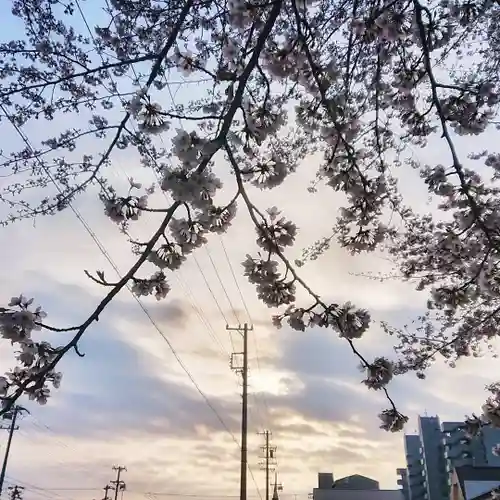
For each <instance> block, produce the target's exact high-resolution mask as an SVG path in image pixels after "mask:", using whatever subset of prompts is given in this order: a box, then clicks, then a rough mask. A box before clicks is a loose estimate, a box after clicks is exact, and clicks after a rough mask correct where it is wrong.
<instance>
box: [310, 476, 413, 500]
mask: <svg viewBox="0 0 500 500" xmlns="http://www.w3.org/2000/svg"><path fill="white" fill-rule="evenodd" d="M313 500H404V499H403V495H402V493H401V492H400V491H399V490H381V489H380V486H379V482H378V481H375V480H374V479H371V478H369V477H366V476H361V475H359V474H354V475H352V476H347V477H343V478H340V479H337V480H336V481H335V480H334V479H333V474H332V473H331V472H320V473H319V474H318V487H317V488H314V490H313Z"/></svg>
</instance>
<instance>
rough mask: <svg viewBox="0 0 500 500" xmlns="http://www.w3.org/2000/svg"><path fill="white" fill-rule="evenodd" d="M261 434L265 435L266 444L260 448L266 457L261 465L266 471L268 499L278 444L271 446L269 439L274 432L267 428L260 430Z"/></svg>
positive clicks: (267, 499) (267, 497)
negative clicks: (270, 474)
mask: <svg viewBox="0 0 500 500" xmlns="http://www.w3.org/2000/svg"><path fill="white" fill-rule="evenodd" d="M259 434H260V435H261V436H264V439H265V444H264V446H261V447H260V449H261V451H262V453H263V456H261V457H260V458H263V459H264V462H261V464H260V467H261V469H264V470H265V471H266V500H270V499H269V485H270V480H269V473H270V472H271V471H273V470H274V466H275V465H276V446H271V445H270V444H269V440H270V438H271V435H272V432H271V431H268V430H265V431H263V432H259Z"/></svg>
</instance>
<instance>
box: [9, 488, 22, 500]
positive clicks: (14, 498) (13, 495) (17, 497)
mask: <svg viewBox="0 0 500 500" xmlns="http://www.w3.org/2000/svg"><path fill="white" fill-rule="evenodd" d="M7 489H8V490H9V499H10V500H22V499H23V490H24V486H17V485H15V486H9V487H8V488H7Z"/></svg>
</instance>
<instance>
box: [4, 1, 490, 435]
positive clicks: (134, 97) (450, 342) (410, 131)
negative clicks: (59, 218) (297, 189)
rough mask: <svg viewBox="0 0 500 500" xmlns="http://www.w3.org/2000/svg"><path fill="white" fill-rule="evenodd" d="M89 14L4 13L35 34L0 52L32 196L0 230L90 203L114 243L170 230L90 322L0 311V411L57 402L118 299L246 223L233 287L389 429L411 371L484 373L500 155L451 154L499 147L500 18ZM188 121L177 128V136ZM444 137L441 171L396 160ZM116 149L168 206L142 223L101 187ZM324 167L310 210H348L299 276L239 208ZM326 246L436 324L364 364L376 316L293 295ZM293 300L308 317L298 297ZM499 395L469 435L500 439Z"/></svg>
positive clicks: (201, 11) (438, 10)
mask: <svg viewBox="0 0 500 500" xmlns="http://www.w3.org/2000/svg"><path fill="white" fill-rule="evenodd" d="M82 5H84V3H83V2H82ZM82 5H81V4H80V3H79V1H78V0H64V1H63V0H13V1H12V16H13V18H14V19H15V20H16V22H17V23H19V22H21V23H22V25H23V26H24V29H25V32H24V33H23V34H22V35H21V36H20V37H19V39H17V40H11V41H6V42H4V43H2V44H0V53H1V55H2V62H1V63H0V68H1V72H0V76H1V78H2V83H1V86H0V115H1V122H2V125H9V126H12V127H14V128H15V129H16V131H17V132H18V134H19V135H20V137H22V138H23V141H24V145H25V147H24V148H23V149H22V150H20V151H7V150H6V149H5V148H4V151H3V152H2V160H1V161H2V167H3V169H5V170H6V171H9V172H12V173H13V174H21V173H25V174H27V176H26V178H25V179H27V180H23V181H22V182H16V181H14V182H12V183H9V184H7V185H6V187H4V189H3V190H2V191H1V192H0V199H1V201H2V202H3V204H4V205H6V206H7V207H8V208H9V212H10V215H9V216H8V217H7V218H6V219H5V220H4V221H3V223H4V224H11V223H15V222H16V221H18V220H21V219H26V218H35V217H40V216H45V215H53V214H56V213H57V212H59V211H61V210H65V209H67V208H68V207H70V206H71V204H72V202H73V201H74V200H75V199H76V197H78V196H79V195H80V194H81V193H83V192H85V191H87V190H89V189H91V188H95V187H97V188H98V189H99V193H100V194H99V198H100V202H101V203H102V205H103V210H104V212H105V213H106V215H107V216H108V217H109V219H110V220H111V221H112V222H113V223H116V224H117V225H118V226H119V227H120V228H121V230H122V231H124V232H125V233H127V231H128V228H129V227H130V226H131V225H134V224H140V220H141V217H144V216H145V215H147V214H148V213H157V214H160V215H161V216H162V218H163V219H162V222H161V224H159V226H158V228H157V230H156V231H155V232H154V234H152V235H151V237H150V238H149V239H148V240H146V241H136V240H131V248H132V251H133V252H134V253H135V254H136V261H135V264H134V265H133V266H132V267H131V268H130V269H129V270H128V271H127V272H126V273H125V274H124V275H123V277H122V278H121V279H120V280H119V281H118V282H110V281H108V280H107V278H106V277H105V276H104V273H103V272H101V271H97V272H96V273H87V274H88V276H89V278H90V279H92V280H93V281H96V282H97V283H99V284H100V285H102V287H103V290H104V292H103V293H104V296H103V299H102V301H101V302H100V303H99V304H98V305H97V306H96V308H95V311H94V312H93V313H92V314H91V315H90V316H89V317H88V318H86V319H85V320H84V321H83V322H82V323H81V324H79V325H76V326H72V327H68V328H56V327H54V326H51V325H50V324H49V323H47V321H46V319H45V318H46V314H45V312H43V311H42V309H41V308H40V307H38V306H36V304H35V303H34V302H33V299H27V298H25V297H23V296H22V295H21V296H19V297H17V296H16V297H14V298H13V299H12V301H11V302H10V303H9V304H8V305H6V306H5V307H4V308H2V309H0V325H1V335H2V337H3V338H4V339H5V340H8V341H10V342H12V343H13V344H15V345H16V346H17V347H18V354H17V364H16V366H15V367H14V368H13V369H12V370H11V371H9V372H8V373H7V374H6V376H5V377H0V395H1V398H2V401H3V410H2V411H7V410H8V409H9V408H10V407H11V406H12V405H13V404H14V403H15V401H16V400H17V399H18V398H19V397H21V396H22V395H27V396H28V397H29V398H31V399H34V400H36V401H38V402H39V403H42V404H43V403H45V402H46V401H47V398H48V397H49V396H50V390H51V387H56V388H57V387H59V384H60V382H61V373H59V372H58V371H57V365H58V363H59V361H60V360H61V359H62V357H63V356H65V355H66V354H67V353H68V352H70V351H72V350H74V351H76V353H78V354H80V352H79V350H78V344H79V341H80V339H81V337H82V336H83V335H84V334H85V332H86V331H87V330H88V329H89V328H90V327H91V326H92V325H93V323H94V322H95V321H97V319H98V318H99V316H100V315H101V314H104V312H105V309H106V307H107V306H108V305H109V303H110V302H111V301H112V300H113V299H114V297H115V296H116V295H117V294H118V293H120V292H121V291H122V290H123V289H124V288H126V287H128V286H130V287H131V289H132V291H133V292H134V293H135V294H136V295H137V296H150V295H154V296H155V297H156V299H157V300H162V299H164V298H165V297H168V293H169V291H170V284H169V275H170V273H173V272H175V271H176V270H177V269H178V268H179V267H181V266H182V265H183V262H184V261H185V260H186V259H189V256H190V254H191V253H193V252H196V250H197V249H198V248H199V247H201V246H203V245H205V244H206V243H207V240H208V238H209V237H210V234H211V233H223V232H225V231H226V230H227V228H228V227H229V226H230V225H231V223H232V222H234V221H235V219H234V217H235V215H236V211H237V205H238V206H239V207H240V208H239V209H240V210H244V211H246V212H247V213H248V214H249V216H250V218H251V220H252V221H253V224H254V226H255V232H256V242H257V245H258V247H260V250H259V251H258V252H257V251H256V252H253V253H251V254H249V255H246V256H245V255H242V261H243V262H242V272H243V274H244V275H245V276H246V278H247V279H248V280H249V281H250V282H251V283H253V284H254V285H255V288H256V293H257V295H258V297H259V299H260V300H261V301H262V302H264V303H265V304H267V305H268V306H269V307H270V308H272V309H275V312H274V315H273V322H274V324H275V326H276V327H278V328H279V327H280V326H281V325H282V324H283V322H285V323H286V324H287V325H288V326H289V327H291V328H293V329H296V330H301V331H304V330H306V329H308V328H312V327H320V328H325V329H331V330H333V331H335V332H336V333H337V334H338V336H339V337H341V338H342V339H344V340H345V342H347V344H348V345H349V346H350V348H351V350H352V352H353V354H354V355H355V357H357V358H358V359H359V361H360V363H361V367H362V369H363V370H364V372H365V373H366V378H365V380H364V383H365V385H366V386H367V387H368V388H369V389H373V390H379V391H380V392H381V393H383V394H384V396H385V397H386V398H387V400H388V406H387V409H385V410H383V411H382V412H381V413H380V415H379V417H380V419H381V427H382V428H384V429H386V430H388V431H398V430H401V429H402V428H403V426H404V424H405V422H406V421H407V417H406V416H404V415H402V414H401V413H400V412H399V411H398V409H397V407H396V404H395V402H394V401H393V400H392V399H391V397H390V395H389V392H388V384H389V382H390V381H391V380H392V378H393V377H394V376H396V375H400V374H403V373H407V372H410V371H413V372H415V373H416V374H417V376H418V377H420V378H423V377H424V376H425V370H426V369H427V368H428V367H429V366H430V364H431V363H432V362H433V361H434V360H435V359H437V358H438V357H441V358H444V359H445V360H446V361H447V362H448V363H449V364H450V365H452V366H453V365H454V364H456V363H457V361H458V360H459V359H460V358H462V357H465V356H471V355H472V356H479V355H480V353H481V348H482V346H483V345H487V346H488V345H489V344H490V343H491V341H492V339H494V338H495V337H496V335H497V331H498V328H499V326H500V300H499V291H500V270H499V263H500V218H499V210H498V209H499V203H500V202H499V201H498V200H499V199H500V197H499V194H500V190H499V188H498V180H499V178H500V154H498V153H496V152H495V151H473V152H471V154H469V155H468V156H467V155H466V156H465V157H460V155H459V153H458V150H457V147H456V142H457V140H460V138H461V137H464V136H479V135H480V134H482V133H484V132H485V131H487V130H488V131H494V130H495V129H496V122H495V120H496V116H497V112H498V104H499V99H500V98H499V86H498V85H499V84H498V82H499V81H500V79H499V68H500V6H499V4H498V2H497V1H493V0H444V1H441V2H438V1H428V2H424V1H423V0H306V1H304V0H271V1H267V0H248V1H247V0H170V1H168V2H167V1H164V0H104V1H103V3H102V5H100V7H101V9H102V12H101V11H100V16H101V17H102V22H101V17H100V18H99V19H100V21H99V23H98V24H97V25H93V24H92V22H91V20H90V19H87V18H86V17H85V15H84V12H83V9H82ZM173 78H182V79H183V81H184V82H185V84H186V85H187V84H190V83H193V82H195V81H202V82H204V83H203V89H204V91H203V93H201V94H200V93H193V97H191V98H190V99H189V100H188V102H186V103H183V104H182V105H180V104H175V102H174V100H173V99H169V98H168V94H169V89H170V87H169V85H170V82H171V81H172V79H173ZM68 116H70V117H71V121H72V123H74V122H76V121H78V124H80V125H81V126H80V127H78V128H77V127H66V128H64V129H63V130H62V131H61V132H60V133H59V134H57V135H55V136H53V137H51V136H49V135H47V137H44V138H43V139H42V140H41V141H40V146H36V147H35V146H34V145H32V144H31V142H30V141H29V138H28V137H27V136H26V134H25V133H24V132H23V129H24V127H26V126H29V125H30V124H33V123H38V124H45V123H46V124H48V125H51V124H54V123H66V122H65V121H64V120H65V119H66V117H68ZM85 117H87V118H85ZM179 120H180V121H181V123H183V124H185V125H186V126H185V127H182V128H176V123H177V122H178V121H179ZM45 129H46V130H48V131H50V130H52V129H51V127H50V126H48V127H46V128H45ZM40 130H44V127H41V128H40ZM434 136H435V137H440V140H441V142H442V145H443V147H446V148H447V149H448V151H449V160H448V163H447V164H446V165H438V164H419V163H417V162H416V161H411V160H408V159H406V160H405V161H400V158H401V154H402V153H403V152H404V151H405V149H406V148H408V147H411V146H418V147H422V148H425V147H426V145H427V142H428V140H429V139H430V138H432V137H434ZM89 139H92V141H94V143H95V142H96V141H97V142H98V144H100V153H99V154H98V155H92V154H89V153H88V149H87V145H88V140H89ZM7 149H8V148H7ZM123 149H133V150H134V151H136V152H137V153H138V154H139V155H140V157H141V162H142V165H143V166H144V168H146V169H151V170H153V171H154V172H155V173H156V174H157V175H158V176H159V178H160V182H159V183H158V186H156V187H157V188H158V189H160V190H161V191H163V192H164V193H165V194H166V195H167V196H168V197H170V198H171V199H172V202H171V203H170V204H169V205H168V206H151V203H150V202H149V201H150V196H151V194H152V192H153V190H154V188H155V186H152V187H150V188H147V189H144V188H143V187H142V186H141V185H140V184H138V183H136V182H135V181H133V180H131V182H130V189H129V190H128V192H120V191H119V189H117V188H116V187H114V186H113V185H112V183H111V182H110V180H109V176H108V174H107V172H108V168H109V166H110V165H111V164H112V162H113V155H114V154H115V153H116V151H118V150H123ZM318 152H320V153H322V154H323V160H322V162H321V165H320V167H319V170H318V172H317V177H316V179H315V182H314V184H313V185H311V186H310V187H309V191H310V192H311V193H312V199H313V200H314V193H315V190H316V189H317V186H318V185H319V184H321V183H322V184H325V185H327V186H329V187H330V188H331V189H333V190H334V191H337V192H340V193H343V194H344V200H345V203H344V207H343V208H342V209H341V210H340V211H339V213H338V214H337V218H336V221H335V227H334V228H333V231H332V234H331V235H328V236H325V237H324V238H323V239H321V240H319V241H317V242H315V243H313V244H312V245H311V246H310V247H308V248H306V249H305V250H304V252H303V258H302V259H300V260H296V261H295V262H291V261H290V260H289V258H287V250H288V249H289V247H290V246H291V245H293V244H294V241H295V237H296V233H297V228H296V226H295V224H294V222H293V221H291V220H288V219H287V218H286V216H285V215H283V214H282V213H281V212H280V210H279V209H278V208H276V207H259V206H257V205H256V204H255V203H254V201H253V200H252V196H251V193H252V189H254V188H259V189H263V190H272V189H280V186H282V183H283V181H284V180H285V179H286V178H287V177H288V176H289V175H293V173H294V171H295V170H296V169H297V168H300V165H301V163H302V162H303V160H304V159H305V158H308V157H309V156H310V155H312V154H313V153H318ZM222 165H225V166H227V165H229V166H230V170H231V176H232V177H233V179H234V180H235V183H236V184H235V185H236V186H237V187H236V190H235V192H234V193H231V195H230V196H229V198H228V196H227V195H228V193H227V190H224V193H223V194H222V190H221V188H222V182H221V177H220V171H221V169H222V168H223V167H222ZM408 170H416V171H418V172H419V173H420V177H421V179H422V184H423V185H424V186H425V187H426V189H427V190H428V193H429V195H430V196H431V197H432V199H433V200H434V201H435V202H436V209H435V210H433V211H432V213H420V212H418V211H416V210H415V209H414V208H412V207H411V205H410V204H409V203H407V202H406V200H405V198H404V197H403V196H402V194H401V192H400V189H399V187H398V184H399V183H398V180H399V179H400V178H402V177H404V175H405V171H408ZM13 178H15V175H14V177H13ZM54 186H57V192H56V193H55V194H54V189H53V188H54ZM28 189H29V190H30V191H29V193H30V196H29V197H28V196H26V193H27V192H28ZM33 192H36V193H37V194H39V195H40V197H39V199H37V200H35V201H33V196H32V195H31V194H32V193H33ZM332 242H335V243H336V244H339V245H341V246H342V247H344V248H346V249H347V250H349V251H350V252H352V253H353V254H357V253H361V252H372V251H375V250H382V251H385V252H387V253H388V254H390V256H391V258H392V259H393V261H394V263H395V265H396V266H397V267H398V269H399V271H400V273H402V275H403V277H404V279H407V280H412V281H413V282H416V283H417V288H418V289H419V290H422V291H427V293H428V297H429V300H428V305H427V312H426V314H424V315H422V317H420V318H419V322H418V326H417V327H415V329H413V330H411V329H408V328H404V329H398V328H396V327H394V326H391V325H389V324H384V327H385V329H386V331H387V333H388V334H390V335H392V336H394V340H395V351H396V355H395V357H394V359H392V360H389V359H386V358H385V357H378V358H376V359H373V360H369V359H366V358H365V357H364V356H363V355H362V353H361V352H360V351H359V350H358V348H357V345H356V341H357V339H359V338H361V337H362V336H363V335H364V334H365V333H366V332H367V330H368V329H369V328H370V324H371V316H370V312H369V311H366V310H362V309H359V308H357V307H356V306H355V305H353V304H352V303H345V304H339V303H329V302H326V301H325V300H324V299H323V298H322V297H321V296H320V295H318V294H317V293H316V292H315V291H314V290H313V289H312V288H311V287H310V286H309V285H308V284H307V283H306V282H305V281H304V279H303V277H302V276H301V270H302V269H301V268H302V267H303V266H304V265H307V262H308V261H309V260H314V259H317V258H320V257H321V255H322V254H324V253H325V252H326V251H327V250H328V248H329V246H330V244H331V243H332ZM146 262H149V263H152V264H154V265H155V266H156V267H157V269H158V270H157V271H156V272H155V273H154V274H153V275H152V276H150V277H147V276H145V275H144V274H141V272H142V266H143V264H144V263H146ZM298 289H301V290H302V291H305V292H306V293H307V294H308V296H309V300H308V301H306V302H303V301H302V299H301V300H300V301H299V300H298V299H297V298H296V295H297V291H298ZM34 304H35V305H34ZM44 330H56V331H65V332H68V334H69V335H71V340H69V341H68V343H67V344H66V345H64V346H59V347H56V346H52V345H50V344H49V343H47V342H45V341H43V340H41V339H40V338H39V336H40V335H41V333H40V332H43V331H44ZM490 390H491V392H492V397H491V398H490V399H489V400H488V402H487V403H486V404H485V407H484V408H483V410H484V415H483V416H482V417H481V418H477V417H474V416H473V417H471V418H470V419H468V420H467V425H468V428H469V429H470V430H471V432H476V431H478V432H479V431H480V428H481V427H482V426H483V425H486V424H492V425H496V426H500V386H498V385H497V384H493V385H492V386H491V387H490Z"/></svg>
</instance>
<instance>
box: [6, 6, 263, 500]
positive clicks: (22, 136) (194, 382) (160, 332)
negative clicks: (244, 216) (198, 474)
mask: <svg viewBox="0 0 500 500" xmlns="http://www.w3.org/2000/svg"><path fill="white" fill-rule="evenodd" d="M76 5H77V7H78V10H79V12H80V14H81V16H82V18H83V19H84V22H85V25H86V27H87V29H88V30H89V32H90V33H91V34H92V32H91V30H90V27H89V25H88V23H87V21H86V18H85V16H84V14H83V11H82V9H81V7H80V4H79V2H78V0H76ZM169 90H170V89H169ZM0 109H2V111H3V112H4V114H5V116H6V117H7V119H8V120H9V122H10V123H11V124H12V126H13V127H14V129H15V130H16V132H17V133H18V134H19V136H20V137H21V138H22V140H23V142H24V143H25V144H26V146H27V147H28V148H29V150H30V151H32V152H33V151H34V150H33V147H32V146H31V143H30V141H29V139H28V137H27V136H26V135H25V134H24V133H23V132H22V130H21V129H20V127H18V126H17V124H16V123H15V122H14V120H13V119H12V117H11V116H10V115H9V114H8V113H7V110H6V109H5V107H4V106H3V105H0ZM36 159H37V160H38V162H39V164H40V166H41V168H42V169H43V170H44V171H45V173H46V175H47V177H48V178H49V180H50V181H51V182H52V183H53V184H54V186H55V187H56V189H57V190H58V191H59V192H60V193H61V192H62V190H61V188H60V187H59V185H58V184H57V182H56V181H55V179H54V177H53V176H52V174H51V173H50V171H48V170H47V169H46V168H45V165H44V164H43V162H42V161H41V160H40V159H39V158H36ZM68 205H69V207H70V208H71V210H72V212H73V213H74V215H75V216H76V217H77V219H78V220H79V222H80V223H81V224H82V225H83V226H84V228H85V229H86V231H87V232H88V233H89V235H90V236H91V238H92V240H93V241H94V243H95V244H96V245H97V247H98V248H99V250H100V251H101V253H102V254H103V255H104V257H105V258H106V259H107V260H108V262H109V264H110V265H111V266H112V268H113V269H114V270H115V272H116V273H117V275H118V276H120V278H121V275H120V272H119V270H118V268H117V266H116V264H115V263H114V261H113V259H112V258H111V256H110V254H109V253H108V252H107V251H106V249H105V247H104V245H103V244H102V243H101V242H100V240H99V238H98V237H97V235H96V234H95V233H94V232H93V231H92V229H91V227H90V226H89V225H88V223H87V222H86V221H85V219H84V218H83V216H82V215H81V214H80V213H79V211H78V210H77V209H76V208H75V207H74V206H73V205H72V204H71V203H69V204H68ZM200 270H201V267H200ZM126 287H127V289H128V290H129V291H130V293H131V294H132V297H133V298H134V300H135V301H136V302H137V303H138V304H139V306H140V308H141V309H142V311H143V312H144V314H145V315H146V316H147V317H148V319H149V321H150V322H151V324H152V325H153V327H154V328H155V330H156V331H157V332H158V334H159V335H160V336H161V337H162V338H163V340H164V341H165V342H166V343H167V345H168V347H169V349H170V350H171V352H172V354H173V355H174V357H175V359H176V361H177V363H178V364H179V365H180V367H181V368H182V369H183V371H184V372H185V373H186V375H187V376H188V378H189V379H190V381H191V382H192V384H193V385H194V387H195V388H196V390H197V391H198V392H199V394H200V395H201V396H202V398H203V399H204V400H205V403H206V404H207V406H209V408H210V409H211V410H212V411H213V413H214V414H215V416H216V417H217V419H218V420H219V422H220V423H221V425H222V427H223V428H224V429H225V430H226V431H227V432H228V433H229V434H230V436H231V438H232V439H233V441H234V442H235V443H236V444H237V446H238V447H240V448H241V445H240V443H239V441H238V440H237V439H236V437H235V436H234V434H233V433H232V431H231V430H230V429H229V427H228V426H227V424H226V423H225V422H224V420H223V419H222V417H221V416H220V414H219V413H218V411H217V409H216V408H215V407H214V406H213V404H212V403H211V402H210V400H209V398H208V397H207V396H206V394H205V393H204V392H203V391H202V389H201V388H200V386H199V385H198V383H197V382H196V380H195V379H194V377H193V375H192V374H191V372H190V371H189V369H188V368H187V366H186V365H185V364H184V362H183V361H182V359H181V358H180V356H179V354H178V353H177V351H176V350H175V348H174V347H173V345H172V343H171V342H170V340H169V339H168V338H167V337H166V335H165V334H164V333H163V331H162V330H161V329H160V328H159V326H158V324H157V323H156V322H155V321H154V319H153V318H152V316H151V314H150V313H149V311H148V310H147V309H146V307H145V306H144V304H143V303H142V301H141V300H140V299H139V298H138V297H136V296H135V295H134V294H133V292H132V290H131V287H130V285H128V284H127V285H126ZM247 466H248V470H249V472H250V475H251V477H252V479H253V482H254V483H255V486H256V490H257V492H258V494H259V497H260V498H261V499H262V496H261V493H260V490H259V488H258V485H257V482H256V481H255V477H254V474H253V471H252V469H251V468H250V466H249V464H247ZM26 484H27V483H26Z"/></svg>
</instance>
